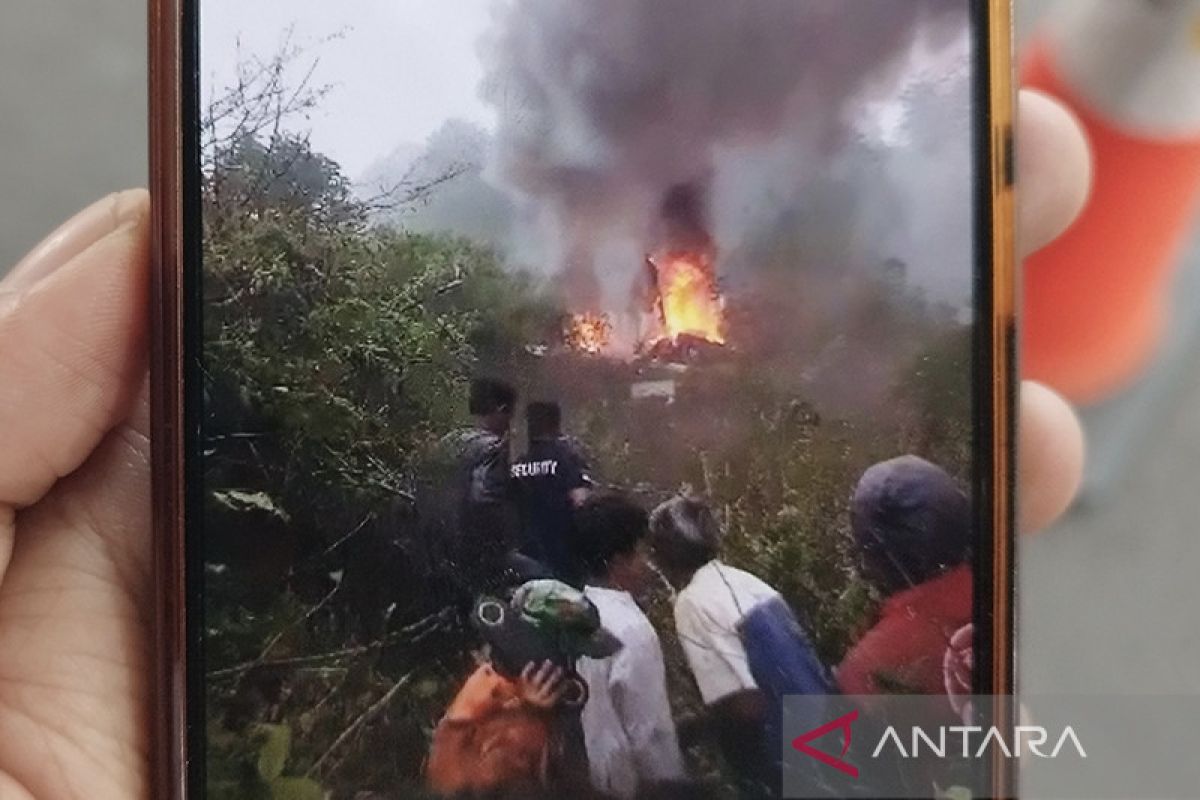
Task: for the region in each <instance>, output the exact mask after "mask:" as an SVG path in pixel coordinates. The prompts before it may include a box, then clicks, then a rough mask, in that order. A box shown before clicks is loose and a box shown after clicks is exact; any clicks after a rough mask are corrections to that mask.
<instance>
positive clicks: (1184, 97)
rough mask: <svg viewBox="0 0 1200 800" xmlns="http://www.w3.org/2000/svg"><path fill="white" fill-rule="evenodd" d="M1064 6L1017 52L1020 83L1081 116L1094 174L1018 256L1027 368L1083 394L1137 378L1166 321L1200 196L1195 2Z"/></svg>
mask: <svg viewBox="0 0 1200 800" xmlns="http://www.w3.org/2000/svg"><path fill="white" fill-rule="evenodd" d="M1068 7H1069V8H1068ZM1063 10H1064V11H1065V13H1061V14H1060V15H1059V18H1058V19H1057V20H1052V22H1051V24H1050V25H1049V26H1047V29H1046V31H1044V32H1043V34H1042V35H1041V37H1040V38H1038V39H1037V40H1035V41H1034V43H1033V45H1032V47H1031V48H1030V49H1029V51H1028V52H1027V53H1026V57H1025V59H1024V61H1023V65H1022V83H1023V85H1025V86H1028V87H1031V88H1035V89H1039V90H1041V91H1043V92H1046V93H1048V94H1051V95H1053V96H1054V97H1056V98H1058V99H1059V100H1060V101H1062V102H1063V103H1065V104H1066V105H1067V106H1069V107H1070V108H1071V109H1072V110H1073V111H1074V112H1075V113H1076V114H1077V115H1078V117H1079V118H1080V120H1081V121H1082V122H1083V124H1084V126H1085V127H1086V128H1087V132H1088V135H1089V137H1090V138H1091V142H1092V147H1093V150H1094V154H1095V185H1094V189H1093V193H1092V197H1091V199H1090V201H1089V203H1088V205H1087V207H1086V209H1085V210H1084V213H1083V216H1082V218H1081V219H1080V220H1079V221H1078V222H1077V223H1076V224H1075V225H1074V226H1073V227H1072V228H1071V229H1070V230H1069V231H1068V232H1067V233H1066V235H1064V236H1063V237H1062V238H1061V239H1059V240H1058V241H1057V242H1055V243H1054V244H1053V245H1051V246H1050V247H1049V248H1047V249H1045V250H1043V251H1041V252H1039V253H1037V254H1036V255H1034V256H1033V257H1032V258H1031V259H1029V261H1028V262H1027V266H1026V269H1025V273H1024V280H1025V305H1024V353H1023V356H1024V372H1025V375H1026V377H1030V378H1034V379H1036V380H1040V381H1043V382H1045V383H1047V384H1049V385H1051V386H1053V387H1054V388H1056V389H1058V390H1059V391H1060V392H1062V393H1063V394H1065V395H1066V396H1067V397H1069V398H1070V399H1072V400H1074V401H1076V402H1079V403H1085V404H1086V403H1093V402H1096V401H1099V400H1103V399H1105V398H1106V397H1109V396H1111V395H1112V394H1114V393H1116V392H1117V391H1119V390H1121V389H1123V388H1125V387H1126V386H1127V385H1129V384H1130V383H1131V382H1133V381H1134V380H1136V378H1137V377H1138V376H1139V374H1140V373H1141V371H1142V369H1143V368H1144V367H1145V366H1146V365H1147V363H1148V362H1149V361H1150V360H1151V359H1152V358H1153V356H1154V354H1155V353H1156V351H1157V347H1158V345H1159V343H1160V340H1161V338H1162V336H1163V333H1164V330H1165V329H1166V326H1167V323H1168V321H1169V316H1170V313H1171V297H1170V291H1171V286H1172V278H1173V275H1174V268H1175V266H1176V264H1177V262H1178V260H1179V256H1180V255H1181V253H1182V250H1183V247H1184V245H1185V244H1186V243H1187V241H1188V234H1189V232H1190V230H1191V222H1192V221H1193V220H1194V219H1195V215H1196V211H1197V206H1198V202H1200V3H1197V2H1195V0H1167V2H1166V3H1165V4H1163V3H1157V4H1155V3H1150V2H1134V1H1133V0H1100V2H1095V0H1093V1H1092V2H1089V1H1088V0H1082V1H1081V0H1073V2H1069V3H1067V2H1064V3H1063ZM1189 73H1190V74H1189Z"/></svg>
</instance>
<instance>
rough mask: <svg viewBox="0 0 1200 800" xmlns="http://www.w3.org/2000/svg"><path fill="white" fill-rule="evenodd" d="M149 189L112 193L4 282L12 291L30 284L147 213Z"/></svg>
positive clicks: (73, 220) (44, 242) (72, 220)
mask: <svg viewBox="0 0 1200 800" xmlns="http://www.w3.org/2000/svg"><path fill="white" fill-rule="evenodd" d="M145 203H146V197H145V192H142V191H140V190H136V189H135V190H132V191H128V192H117V193H116V194H110V195H108V196H107V197H104V198H102V199H100V200H97V201H96V202H95V203H92V204H91V205H90V206H88V207H87V208H85V209H83V210H82V211H80V212H79V213H78V214H76V215H75V216H73V217H71V218H70V219H69V220H67V221H66V222H64V223H63V224H62V225H60V226H59V227H58V229H57V230H55V231H54V233H51V234H50V235H49V236H47V237H46V238H45V239H43V240H42V241H41V242H40V243H39V244H38V245H37V246H36V247H34V248H33V249H32V250H30V251H29V254H28V255H26V256H25V257H24V258H23V259H21V260H20V261H18V262H17V264H16V266H14V267H13V268H12V269H11V270H9V273H8V275H7V277H5V279H4V281H3V284H4V288H5V289H6V290H8V291H10V292H11V291H14V290H16V289H18V288H22V287H29V286H32V285H34V284H35V283H37V282H38V281H40V280H41V279H42V278H44V277H46V276H47V275H49V274H51V273H52V272H54V271H55V270H56V269H58V268H59V267H61V266H62V265H63V264H66V263H67V262H68V261H70V260H71V259H73V258H75V256H77V255H79V254H80V253H82V252H83V251H84V250H86V249H87V248H89V247H91V246H92V245H93V244H95V243H96V242H97V241H99V240H100V239H102V238H104V237H105V236H107V235H108V234H109V233H110V232H112V231H113V230H115V229H117V228H119V227H120V226H121V224H122V223H124V222H126V221H128V220H130V219H132V218H135V217H138V216H141V215H143V214H144V211H143V209H144V206H145Z"/></svg>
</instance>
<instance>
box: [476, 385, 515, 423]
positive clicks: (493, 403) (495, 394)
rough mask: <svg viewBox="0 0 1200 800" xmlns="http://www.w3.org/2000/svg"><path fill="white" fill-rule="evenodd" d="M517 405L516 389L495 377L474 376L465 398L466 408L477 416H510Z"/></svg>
mask: <svg viewBox="0 0 1200 800" xmlns="http://www.w3.org/2000/svg"><path fill="white" fill-rule="evenodd" d="M516 405H517V390H516V389H514V388H513V387H512V384H510V383H507V382H506V381H502V380H499V379H497V378H474V379H472V381H471V388H470V393H469V396H468V398H467V410H468V411H470V412H471V416H473V417H479V418H484V419H486V418H488V417H495V416H497V415H504V416H507V417H510V418H511V416H512V412H513V409H514V408H515V407H516Z"/></svg>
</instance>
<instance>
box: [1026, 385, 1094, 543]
mask: <svg viewBox="0 0 1200 800" xmlns="http://www.w3.org/2000/svg"><path fill="white" fill-rule="evenodd" d="M1019 430H1020V435H1019V441H1018V445H1017V447H1018V453H1019V458H1018V471H1017V478H1018V480H1017V487H1018V497H1020V499H1021V500H1020V504H1019V507H1018V509H1017V525H1018V529H1019V530H1020V531H1021V532H1022V533H1035V532H1037V531H1039V530H1041V529H1043V528H1045V527H1046V526H1047V525H1049V524H1050V523H1052V522H1053V521H1054V520H1056V519H1058V517H1059V516H1060V515H1061V514H1062V513H1063V512H1064V511H1065V510H1066V509H1067V506H1069V505H1070V504H1071V501H1072V500H1073V499H1074V497H1075V493H1076V491H1078V489H1079V483H1080V481H1081V479H1082V476H1083V463H1084V449H1085V448H1084V439H1083V430H1082V428H1081V427H1080V425H1079V420H1078V418H1077V417H1076V416H1075V412H1074V411H1073V410H1072V409H1071V406H1070V405H1068V404H1067V401H1065V400H1063V399H1062V398H1061V397H1059V396H1058V395H1057V394H1055V393H1054V392H1053V391H1051V390H1050V389H1048V388H1046V387H1045V386H1042V385H1041V384H1038V383H1033V382H1032V381H1026V382H1025V383H1024V384H1023V385H1022V386H1021V420H1020V428H1019Z"/></svg>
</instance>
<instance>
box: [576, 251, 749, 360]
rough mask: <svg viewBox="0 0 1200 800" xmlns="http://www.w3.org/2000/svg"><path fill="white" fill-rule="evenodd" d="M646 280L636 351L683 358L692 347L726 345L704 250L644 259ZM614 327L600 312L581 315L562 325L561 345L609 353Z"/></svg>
mask: <svg viewBox="0 0 1200 800" xmlns="http://www.w3.org/2000/svg"><path fill="white" fill-rule="evenodd" d="M646 268H647V281H646V284H645V286H646V290H647V295H646V296H645V305H644V306H643V312H642V313H643V316H642V322H641V324H640V325H639V328H640V330H639V332H638V336H637V339H638V341H639V344H638V346H637V348H636V352H638V353H640V354H641V355H644V356H649V357H651V358H668V359H671V358H679V357H687V355H686V354H687V353H691V352H694V350H695V348H696V347H697V346H701V347H702V346H704V345H706V344H707V345H715V346H721V345H724V344H725V342H726V338H725V337H726V329H725V302H724V300H723V298H722V297H721V294H720V292H719V291H718V290H717V282H716V278H715V276H714V271H713V267H712V260H711V257H710V256H709V255H707V254H706V253H704V252H703V251H692V250H673V251H668V252H663V253H660V254H659V255H657V256H652V257H648V258H647V259H646ZM613 333H614V324H613V320H612V318H611V317H610V316H609V315H608V314H605V313H603V312H598V311H585V312H582V313H577V314H573V315H571V316H569V317H567V319H566V320H565V321H564V324H563V342H564V344H566V346H567V347H569V348H570V349H572V350H575V351H577V352H581V353H588V354H592V355H596V354H600V353H609V352H610V351H611V350H612V347H613V339H614V336H613Z"/></svg>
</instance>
